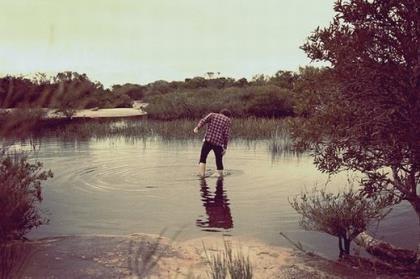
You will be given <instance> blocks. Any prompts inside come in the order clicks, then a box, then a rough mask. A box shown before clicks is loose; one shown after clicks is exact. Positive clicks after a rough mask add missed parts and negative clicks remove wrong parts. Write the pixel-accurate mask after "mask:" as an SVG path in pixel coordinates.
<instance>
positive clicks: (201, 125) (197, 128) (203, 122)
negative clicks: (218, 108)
mask: <svg viewBox="0 0 420 279" xmlns="http://www.w3.org/2000/svg"><path fill="white" fill-rule="evenodd" d="M212 117H213V113H209V114H208V115H207V116H206V117H204V118H203V119H201V120H200V121H199V122H198V124H197V126H196V127H195V128H194V133H198V130H199V129H200V128H201V127H203V125H204V124H206V123H208V122H209V121H210V120H211V118H212Z"/></svg>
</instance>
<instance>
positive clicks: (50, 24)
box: [0, 0, 334, 86]
mask: <svg viewBox="0 0 420 279" xmlns="http://www.w3.org/2000/svg"><path fill="white" fill-rule="evenodd" d="M333 2H334V0H316V1H308V0H258V1H257V0H211V1H210V0H207V1H204V0H72V1H69V0H66V1H64V0H15V1H11V0H0V75H6V74H13V75H16V74H22V75H30V74H33V73H36V72H43V73H47V74H49V75H54V74H55V73H57V72H61V71H76V72H79V73H86V74H87V75H88V76H89V77H90V78H91V79H92V80H97V81H100V82H102V83H103V84H104V85H105V86H110V85H112V84H117V83H120V84H121V83H126V82H132V83H140V84H145V83H148V82H152V81H156V80H167V81H172V80H184V79H185V78H187V77H194V76H205V73H207V72H216V73H217V72H220V76H226V77H233V78H241V77H246V78H248V79H250V78H252V77H253V76H254V75H256V74H266V75H273V74H275V73H276V72H277V71H279V70H291V71H297V70H298V68H299V66H305V65H308V64H309V63H310V62H311V61H310V60H309V59H308V58H307V56H306V54H305V53H304V52H303V51H302V50H301V49H300V48H299V47H300V46H301V45H302V44H303V43H304V42H305V40H306V38H307V37H308V36H309V35H310V33H311V32H312V31H314V30H315V28H316V27H317V26H327V25H328V23H329V22H331V20H332V18H333V15H334V12H333ZM314 65H316V64H314Z"/></svg>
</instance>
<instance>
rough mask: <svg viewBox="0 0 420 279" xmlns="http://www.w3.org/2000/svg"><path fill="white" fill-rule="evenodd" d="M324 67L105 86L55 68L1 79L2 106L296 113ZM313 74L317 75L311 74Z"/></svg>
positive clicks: (157, 115) (170, 115)
mask: <svg viewBox="0 0 420 279" xmlns="http://www.w3.org/2000/svg"><path fill="white" fill-rule="evenodd" d="M324 71H326V70H325V69H316V68H312V67H306V68H301V69H300V70H299V72H297V73H294V72H290V71H279V72H277V73H276V74H275V75H274V76H271V77H270V76H264V75H257V76H255V77H254V78H253V79H252V80H251V81H248V80H247V79H245V78H242V79H238V80H234V79H232V78H225V77H217V78H214V74H213V73H207V75H208V77H207V78H204V77H194V78H191V79H190V78H187V79H185V80H184V81H172V82H168V81H163V80H159V81H155V82H152V83H149V84H146V85H139V84H129V83H127V84H124V85H113V86H112V88H111V89H105V88H104V87H103V85H102V84H101V83H100V82H92V81H91V80H90V79H89V78H88V77H87V76H86V75H85V74H79V73H75V72H64V73H59V74H57V76H55V77H52V78H47V76H46V75H43V74H38V75H37V76H36V77H35V78H33V79H28V78H24V77H13V76H5V77H2V78H0V108H54V109H57V110H59V111H62V112H64V113H65V114H68V115H71V114H72V112H73V111H74V110H76V109H84V108H117V107H131V106H132V102H133V101H134V100H142V101H144V102H147V103H150V105H149V106H148V107H147V112H148V113H149V117H150V118H153V119H161V120H174V119H180V118H198V117H202V116H203V115H204V114H206V113H208V112H210V111H219V110H220V109H222V108H224V107H227V108H229V109H230V110H232V112H233V114H234V116H236V117H247V116H256V117H270V118H271V117H276V118H279V117H285V116H293V115H295V110H296V109H298V108H296V98H297V97H298V96H299V95H301V94H300V92H303V91H305V90H309V89H310V88H309V86H313V85H314V83H317V82H308V79H310V80H313V81H314V80H320V76H321V75H320V73H322V72H324ZM314 74H315V75H314Z"/></svg>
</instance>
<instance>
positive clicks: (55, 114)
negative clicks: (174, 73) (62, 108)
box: [0, 101, 148, 119]
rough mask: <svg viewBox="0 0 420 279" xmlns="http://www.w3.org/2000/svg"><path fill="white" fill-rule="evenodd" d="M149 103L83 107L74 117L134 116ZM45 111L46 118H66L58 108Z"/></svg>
mask: <svg viewBox="0 0 420 279" xmlns="http://www.w3.org/2000/svg"><path fill="white" fill-rule="evenodd" d="M147 105H148V104H147V103H142V102H139V101H135V102H134V103H133V107H132V108H109V109H98V108H94V109H81V110H76V111H75V113H74V114H73V115H72V118H107V117H108V118H111V117H133V116H142V115H146V114H147V113H146V112H145V111H144V108H145V107H147ZM14 110H17V109H0V112H11V111H14ZM41 110H42V111H44V113H45V116H44V118H46V119H57V118H65V117H66V116H65V115H64V114H63V113H62V112H59V111H57V110H56V109H48V108H42V109H41Z"/></svg>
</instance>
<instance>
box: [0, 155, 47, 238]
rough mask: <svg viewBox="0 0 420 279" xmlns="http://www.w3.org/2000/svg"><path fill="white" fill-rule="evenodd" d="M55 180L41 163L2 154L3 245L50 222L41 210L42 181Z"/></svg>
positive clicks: (0, 215)
mask: <svg viewBox="0 0 420 279" xmlns="http://www.w3.org/2000/svg"><path fill="white" fill-rule="evenodd" d="M50 177H52V172H51V171H44V170H43V169H42V164H41V163H39V162H35V163H30V162H29V161H28V160H27V158H26V157H25V156H24V155H21V154H7V153H5V152H4V151H1V154H0V222H1V226H0V243H1V242H5V241H8V240H12V239H20V238H22V237H23V236H24V235H25V234H26V233H27V232H29V231H30V230H31V229H32V228H34V227H38V226H40V225H42V224H44V223H46V222H47V220H46V219H45V218H43V217H42V216H41V214H40V211H39V209H38V206H39V203H40V202H41V201H42V196H41V182H42V181H44V180H47V179H48V178H50Z"/></svg>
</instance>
